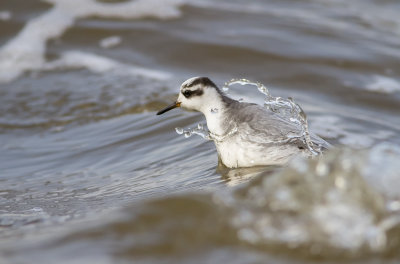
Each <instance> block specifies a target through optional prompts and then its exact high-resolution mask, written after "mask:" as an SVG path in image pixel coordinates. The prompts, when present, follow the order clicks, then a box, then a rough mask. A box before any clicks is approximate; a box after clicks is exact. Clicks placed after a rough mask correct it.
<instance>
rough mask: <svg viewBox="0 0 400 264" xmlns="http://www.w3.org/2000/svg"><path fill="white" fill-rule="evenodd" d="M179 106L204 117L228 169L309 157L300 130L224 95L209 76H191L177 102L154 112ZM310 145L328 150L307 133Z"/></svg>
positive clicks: (264, 110)
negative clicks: (297, 157) (199, 113)
mask: <svg viewBox="0 0 400 264" xmlns="http://www.w3.org/2000/svg"><path fill="white" fill-rule="evenodd" d="M177 107H181V108H183V109H185V110H189V111H198V112H201V113H203V114H204V116H205V118H206V122H207V128H208V130H209V134H210V138H211V139H212V140H213V141H214V143H215V146H216V149H217V152H218V156H219V159H220V161H221V162H222V164H224V165H225V166H226V167H228V168H242V167H254V166H268V165H284V164H286V163H288V162H289V161H290V160H291V159H292V158H293V157H295V156H298V155H302V156H310V154H311V152H310V149H309V147H308V146H307V142H306V141H305V140H304V139H303V138H302V137H300V136H293V135H299V133H300V131H299V127H298V126H296V125H295V124H294V123H293V122H290V120H286V119H285V118H283V117H282V116H281V115H279V114H277V113H276V112H273V111H271V110H270V109H268V108H266V107H263V106H261V105H258V104H255V103H248V102H241V101H238V100H234V99H232V98H230V97H229V96H227V95H226V94H225V93H224V92H223V91H221V89H219V88H218V87H217V85H216V84H215V83H214V82H213V81H211V80H210V79H209V78H208V77H192V78H190V79H188V80H186V81H184V82H183V83H182V85H181V87H180V92H179V95H178V99H177V100H176V101H175V102H174V103H172V104H171V105H169V106H167V107H166V108H164V109H162V110H160V111H158V112H157V115H161V114H164V113H165V112H167V111H170V110H172V109H174V108H177ZM310 138H311V141H312V144H315V145H316V146H318V147H320V148H323V149H326V148H329V146H330V145H329V143H327V142H326V141H325V140H323V139H322V138H320V137H318V136H316V135H313V134H310Z"/></svg>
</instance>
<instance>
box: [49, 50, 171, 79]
mask: <svg viewBox="0 0 400 264" xmlns="http://www.w3.org/2000/svg"><path fill="white" fill-rule="evenodd" d="M78 68H86V69H88V70H90V71H91V72H93V73H99V74H100V73H111V74H114V75H122V76H124V75H125V76H132V75H133V76H140V77H146V78H151V79H156V80H165V79H167V78H169V77H170V75H169V74H167V73H164V72H160V71H155V70H149V69H145V68H142V67H139V66H134V65H132V64H124V63H121V62H118V61H115V60H112V59H110V58H106V57H103V56H100V55H96V54H91V53H87V52H82V51H68V52H64V53H63V54H62V56H61V57H60V58H59V59H57V60H55V61H52V62H49V63H46V64H45V65H44V66H43V70H56V69H78Z"/></svg>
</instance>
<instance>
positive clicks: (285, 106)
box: [176, 79, 322, 155]
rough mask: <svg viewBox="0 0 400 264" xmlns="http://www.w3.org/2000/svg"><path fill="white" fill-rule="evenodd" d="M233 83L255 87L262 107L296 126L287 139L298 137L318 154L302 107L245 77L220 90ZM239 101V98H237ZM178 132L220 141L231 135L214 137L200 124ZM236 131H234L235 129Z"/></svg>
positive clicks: (178, 129)
mask: <svg viewBox="0 0 400 264" xmlns="http://www.w3.org/2000/svg"><path fill="white" fill-rule="evenodd" d="M235 84H240V85H250V86H255V87H257V89H258V91H260V92H261V93H262V94H263V95H264V96H265V99H264V107H265V108H267V109H268V110H270V111H272V112H274V113H276V114H278V115H280V116H281V117H282V118H283V119H285V120H288V121H290V122H291V123H293V124H294V125H295V126H296V127H297V128H298V131H299V133H296V134H291V135H287V137H288V138H287V139H288V140H292V139H295V138H296V139H300V140H302V141H303V142H304V143H305V145H306V146H307V148H308V150H309V152H310V154H311V155H318V154H320V153H321V152H322V151H321V146H319V145H318V144H314V143H313V142H312V140H311V137H310V133H309V131H308V122H307V116H306V114H305V113H304V111H303V109H302V108H301V107H300V105H298V104H297V103H296V102H294V100H293V99H292V98H290V97H289V98H287V99H284V98H282V97H274V96H272V95H271V94H270V92H269V90H268V88H267V87H266V86H265V85H264V84H262V83H260V82H252V81H249V80H247V79H232V80H230V81H228V82H226V83H225V84H224V86H223V87H222V90H223V91H224V92H228V91H229V87H230V86H232V85H235ZM239 101H240V100H239ZM176 132H177V133H178V134H180V135H181V134H183V135H184V136H185V137H186V138H189V137H190V136H192V135H193V134H195V135H199V136H201V137H203V138H204V139H207V140H214V141H222V140H223V139H224V138H226V136H227V135H231V134H232V131H229V132H228V133H227V135H223V136H219V137H216V136H215V135H213V134H212V133H210V131H208V129H207V128H206V127H205V126H204V125H202V124H198V126H197V127H196V128H188V129H183V128H176ZM235 132H236V131H235Z"/></svg>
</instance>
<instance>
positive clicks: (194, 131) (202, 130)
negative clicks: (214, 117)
mask: <svg viewBox="0 0 400 264" xmlns="http://www.w3.org/2000/svg"><path fill="white" fill-rule="evenodd" d="M175 131H176V133H178V134H179V135H183V136H184V137H185V138H190V137H191V136H192V135H198V136H201V137H202V138H204V139H206V140H212V138H211V135H210V131H209V130H208V129H207V127H204V125H203V124H197V127H195V128H187V129H184V128H182V127H176V128H175Z"/></svg>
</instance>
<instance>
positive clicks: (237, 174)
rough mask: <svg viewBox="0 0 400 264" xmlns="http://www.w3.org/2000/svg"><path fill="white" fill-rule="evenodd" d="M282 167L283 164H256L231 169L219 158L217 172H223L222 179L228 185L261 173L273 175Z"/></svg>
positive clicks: (246, 180)
mask: <svg viewBox="0 0 400 264" xmlns="http://www.w3.org/2000/svg"><path fill="white" fill-rule="evenodd" d="M281 168H282V166H255V167H248V168H235V169H230V168H228V167H226V166H225V165H224V164H223V163H222V162H221V161H220V160H219V161H218V166H217V169H216V171H217V173H219V174H221V179H222V181H224V182H225V183H226V184H227V185H228V186H236V185H238V184H241V183H244V182H248V181H250V180H251V179H253V178H254V177H256V176H258V175H261V174H263V175H272V174H273V173H275V172H277V171H279V170H280V169H281Z"/></svg>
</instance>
